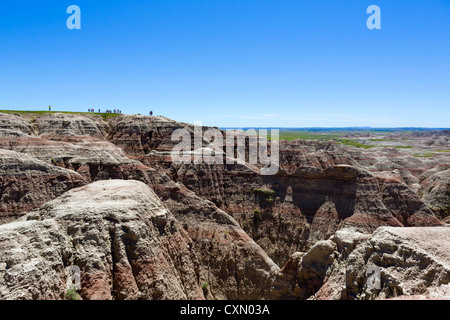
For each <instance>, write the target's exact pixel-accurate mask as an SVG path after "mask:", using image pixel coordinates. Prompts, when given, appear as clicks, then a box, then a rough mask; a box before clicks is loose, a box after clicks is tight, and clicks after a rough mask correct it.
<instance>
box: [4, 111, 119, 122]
mask: <svg viewBox="0 0 450 320" xmlns="http://www.w3.org/2000/svg"><path fill="white" fill-rule="evenodd" d="M0 113H7V114H14V115H16V116H20V115H24V114H36V115H44V114H52V113H66V114H82V115H97V116H100V117H102V118H103V119H104V120H106V119H108V118H115V117H117V116H120V115H121V114H120V113H99V112H73V111H26V110H0Z"/></svg>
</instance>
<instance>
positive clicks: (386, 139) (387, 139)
mask: <svg viewBox="0 0 450 320" xmlns="http://www.w3.org/2000/svg"><path fill="white" fill-rule="evenodd" d="M368 140H370V141H395V140H396V139H368Z"/></svg>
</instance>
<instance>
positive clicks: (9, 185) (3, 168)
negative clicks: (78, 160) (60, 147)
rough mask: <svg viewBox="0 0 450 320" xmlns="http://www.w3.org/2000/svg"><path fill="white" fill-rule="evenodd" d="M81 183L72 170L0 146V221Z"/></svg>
mask: <svg viewBox="0 0 450 320" xmlns="http://www.w3.org/2000/svg"><path fill="white" fill-rule="evenodd" d="M85 183H86V180H85V179H84V178H83V177H82V176H81V175H80V174H78V173H76V172H74V171H72V170H67V169H63V168H59V167H56V166H53V165H50V164H48V163H46V162H43V161H40V160H38V159H36V158H33V157H30V156H28V155H26V154H22V153H18V152H15V151H9V150H3V149H0V221H3V222H4V221H9V220H12V219H14V218H17V217H19V216H20V215H22V214H23V213H25V212H27V211H30V210H32V209H34V208H37V207H39V206H41V205H42V204H44V203H45V202H47V201H49V200H51V199H54V198H56V197H58V196H60V195H61V194H63V193H64V192H66V191H68V190H70V189H72V188H75V187H78V186H81V185H83V184H85Z"/></svg>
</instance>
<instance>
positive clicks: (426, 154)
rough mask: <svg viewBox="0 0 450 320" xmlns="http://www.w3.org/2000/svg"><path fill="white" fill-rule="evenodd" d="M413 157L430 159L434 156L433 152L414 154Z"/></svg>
mask: <svg viewBox="0 0 450 320" xmlns="http://www.w3.org/2000/svg"><path fill="white" fill-rule="evenodd" d="M413 156H414V157H421V158H431V157H432V156H434V152H425V153H414V154H413Z"/></svg>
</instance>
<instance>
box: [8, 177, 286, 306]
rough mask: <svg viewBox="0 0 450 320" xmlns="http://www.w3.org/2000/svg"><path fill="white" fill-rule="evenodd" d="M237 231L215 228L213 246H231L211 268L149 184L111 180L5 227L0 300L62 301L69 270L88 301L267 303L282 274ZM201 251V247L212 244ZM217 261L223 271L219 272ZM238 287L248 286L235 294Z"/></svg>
mask: <svg viewBox="0 0 450 320" xmlns="http://www.w3.org/2000/svg"><path fill="white" fill-rule="evenodd" d="M224 215H225V214H224ZM226 218H227V217H223V219H224V220H226ZM229 222H230V223H231V225H232V226H233V224H232V220H229ZM233 227H234V228H232V227H228V228H227V227H226V224H225V226H224V229H223V230H218V229H214V231H215V232H216V233H217V234H216V237H215V241H217V242H223V243H225V244H226V243H228V245H227V246H224V247H228V248H233V249H234V250H233V251H231V252H228V254H229V255H228V260H226V261H221V260H220V259H221V258H222V255H223V252H215V251H208V255H209V259H211V260H212V262H211V263H209V265H208V266H206V265H204V264H203V260H204V257H203V256H202V254H206V253H204V252H201V250H200V249H201V248H199V247H198V246H199V244H196V243H195V241H193V240H191V238H190V235H189V233H190V232H189V230H188V231H186V230H185V229H184V228H183V227H182V223H180V222H178V221H177V219H175V217H174V216H173V215H172V213H171V211H170V210H168V209H167V208H166V207H165V206H164V205H163V204H162V202H161V201H160V199H159V198H158V197H157V195H156V194H155V193H154V192H153V191H152V190H151V189H150V188H149V187H148V186H146V185H145V184H144V183H142V182H138V181H131V180H130V181H124V180H109V181H99V182H96V183H93V184H90V185H87V186H84V187H81V188H77V189H73V190H71V191H69V192H67V193H65V194H64V195H63V196H61V197H59V198H57V199H55V200H53V201H51V202H48V203H47V204H45V205H44V206H43V207H42V208H40V209H39V210H37V211H35V212H32V213H29V214H28V215H27V216H25V217H24V218H23V219H21V220H20V221H15V222H13V223H9V224H4V225H1V226H0V252H1V255H0V299H60V298H62V297H63V295H64V293H65V291H66V290H67V287H66V281H67V278H68V273H67V268H68V267H69V266H71V265H76V266H78V267H79V268H80V269H81V290H80V294H81V297H82V298H84V299H111V298H114V299H204V298H205V296H206V297H208V295H210V297H216V298H220V297H222V298H233V297H235V298H240V299H245V298H249V297H252V298H256V296H254V295H258V296H264V290H267V289H268V287H265V288H264V285H263V286H262V287H260V286H261V284H262V283H264V277H266V278H267V279H266V281H265V282H266V285H268V284H269V281H268V280H270V277H271V274H273V273H274V272H275V271H277V270H278V268H277V267H276V266H275V264H273V262H271V261H270V259H269V258H268V257H267V256H266V255H265V254H264V252H263V251H262V250H261V249H259V250H258V248H257V246H256V245H255V244H253V243H252V241H251V240H250V239H249V238H248V236H246V235H245V233H243V232H240V234H239V228H238V227H237V225H236V224H234V226H233ZM225 230H228V232H229V238H228V239H227V235H226V233H223V232H224V231H225ZM196 232H208V230H205V228H200V229H197V231H196ZM209 232H212V230H209ZM196 240H197V241H199V240H198V239H196ZM231 241H236V242H238V241H239V243H237V244H236V246H233V245H230V244H229V242H231ZM204 245H205V246H206V247H207V248H203V249H204V250H207V249H208V248H209V247H214V246H213V245H211V244H208V243H205V244H204ZM239 256H240V258H241V259H242V260H244V259H245V260H246V262H244V261H240V259H239ZM216 259H218V260H216ZM216 263H219V264H221V266H220V268H222V269H223V273H216V271H217V270H215V269H214V265H215V264H216ZM224 263H226V264H224ZM234 267H235V268H234ZM210 268H211V269H212V270H210ZM217 268H219V267H217ZM231 279H232V280H231ZM255 280H257V281H258V283H257V285H258V287H256V284H255V283H252V281H255ZM261 280H263V281H262V282H261ZM208 281H210V282H209V286H208V289H207V290H203V289H202V284H204V283H208ZM235 281H238V282H237V283H236V282H235ZM239 281H240V282H239ZM239 284H241V285H242V286H244V287H245V288H246V289H240V291H239V292H238V291H237V290H238V288H239ZM251 286H252V287H251ZM231 292H233V293H231ZM247 294H248V296H247ZM215 295H216V296H215ZM228 295H230V296H228Z"/></svg>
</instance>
